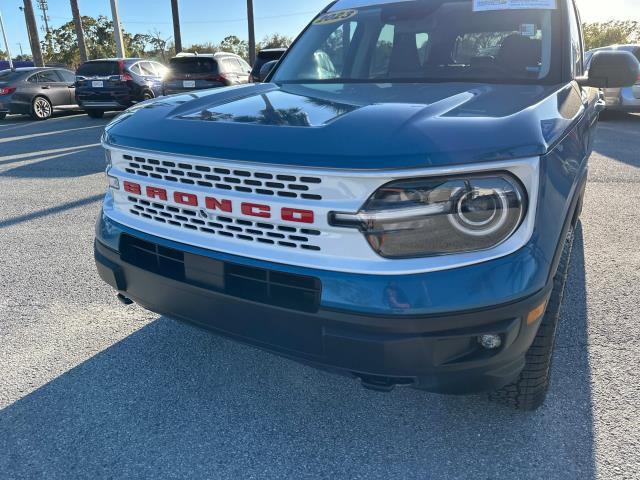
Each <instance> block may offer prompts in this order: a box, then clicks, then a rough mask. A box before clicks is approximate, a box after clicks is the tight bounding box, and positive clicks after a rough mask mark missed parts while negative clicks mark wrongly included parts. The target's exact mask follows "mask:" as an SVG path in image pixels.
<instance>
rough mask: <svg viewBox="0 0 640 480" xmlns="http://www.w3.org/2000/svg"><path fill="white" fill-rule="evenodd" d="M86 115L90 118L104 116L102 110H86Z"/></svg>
mask: <svg viewBox="0 0 640 480" xmlns="http://www.w3.org/2000/svg"><path fill="white" fill-rule="evenodd" d="M86 112H87V115H89V116H90V117H91V118H102V117H104V110H87V111H86Z"/></svg>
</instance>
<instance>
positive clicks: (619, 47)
mask: <svg viewBox="0 0 640 480" xmlns="http://www.w3.org/2000/svg"><path fill="white" fill-rule="evenodd" d="M636 48H640V45H634V44H631V43H628V44H624V45H609V46H608V47H600V48H593V49H591V50H589V51H588V52H587V53H589V52H601V51H603V50H634V49H636Z"/></svg>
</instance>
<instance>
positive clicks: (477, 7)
mask: <svg viewBox="0 0 640 480" xmlns="http://www.w3.org/2000/svg"><path fill="white" fill-rule="evenodd" d="M529 8H530V9H537V10H555V9H556V8H558V7H557V3H556V0H473V11H474V12H487V11H490V10H524V9H529Z"/></svg>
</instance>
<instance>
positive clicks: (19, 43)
mask: <svg viewBox="0 0 640 480" xmlns="http://www.w3.org/2000/svg"><path fill="white" fill-rule="evenodd" d="M16 45H18V48H20V56H21V57H23V56H24V52H23V51H22V42H17V43H16Z"/></svg>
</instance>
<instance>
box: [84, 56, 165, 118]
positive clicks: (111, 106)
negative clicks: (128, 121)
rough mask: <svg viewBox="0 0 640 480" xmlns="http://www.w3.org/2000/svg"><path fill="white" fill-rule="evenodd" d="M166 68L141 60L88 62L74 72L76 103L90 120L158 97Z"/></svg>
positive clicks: (111, 59) (119, 59)
mask: <svg viewBox="0 0 640 480" xmlns="http://www.w3.org/2000/svg"><path fill="white" fill-rule="evenodd" d="M165 72H166V67H165V66H164V65H162V64H161V63H158V62H154V61H151V60H144V59H141V58H124V59H123V58H105V59H99V60H90V61H88V62H86V63H84V64H82V65H81V66H80V68H78V71H77V72H76V99H77V103H78V105H80V106H81V107H82V108H83V109H84V110H85V111H86V112H87V114H88V115H89V116H90V117H93V118H101V117H102V116H103V115H104V112H105V111H109V110H116V111H118V110H125V109H127V108H129V107H130V106H131V105H134V104H136V103H138V102H143V101H145V100H149V99H151V98H154V97H156V96H159V95H162V78H163V76H164V74H165Z"/></svg>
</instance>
